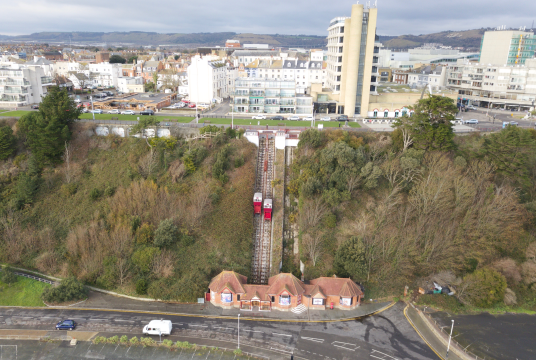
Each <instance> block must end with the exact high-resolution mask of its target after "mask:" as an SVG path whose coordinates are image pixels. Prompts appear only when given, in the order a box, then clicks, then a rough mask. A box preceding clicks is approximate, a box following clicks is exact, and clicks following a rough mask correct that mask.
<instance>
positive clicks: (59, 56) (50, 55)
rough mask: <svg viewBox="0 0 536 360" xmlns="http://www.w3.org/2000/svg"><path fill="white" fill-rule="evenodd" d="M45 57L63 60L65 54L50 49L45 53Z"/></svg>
mask: <svg viewBox="0 0 536 360" xmlns="http://www.w3.org/2000/svg"><path fill="white" fill-rule="evenodd" d="M43 57H44V58H45V59H47V60H52V61H61V60H63V55H62V54H61V53H60V52H59V51H48V52H45V53H44V54H43Z"/></svg>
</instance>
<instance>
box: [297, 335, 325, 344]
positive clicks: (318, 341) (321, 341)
mask: <svg viewBox="0 0 536 360" xmlns="http://www.w3.org/2000/svg"><path fill="white" fill-rule="evenodd" d="M301 338H302V339H303V340H309V341H314V342H317V343H323V342H324V339H317V338H310V337H303V336H302V337H301Z"/></svg>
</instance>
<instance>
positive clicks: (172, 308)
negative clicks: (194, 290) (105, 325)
mask: <svg viewBox="0 0 536 360" xmlns="http://www.w3.org/2000/svg"><path fill="white" fill-rule="evenodd" d="M390 306H391V303H389V302H381V303H371V304H363V305H361V306H359V307H358V308H356V309H354V310H338V309H334V310H323V311H322V310H307V311H305V312H303V313H302V314H294V313H293V312H290V311H289V312H285V311H277V310H273V311H241V310H238V309H230V310H226V309H222V308H220V307H216V306H214V305H212V304H211V303H205V304H172V303H165V302H159V301H138V300H132V299H128V298H124V297H118V296H113V295H109V294H103V293H98V292H95V291H91V292H90V293H89V298H88V299H87V300H86V301H84V302H82V303H79V304H76V305H75V306H73V307H69V308H70V309H97V310H98V309H103V310H104V309H106V310H118V311H140V312H156V313H172V314H180V315H185V316H200V317H230V318H236V317H237V316H238V314H240V319H244V320H262V321H291V322H293V321H294V322H329V321H341V320H349V319H355V318H357V317H363V316H367V315H370V314H373V313H376V312H378V311H381V310H382V309H385V308H386V307H390Z"/></svg>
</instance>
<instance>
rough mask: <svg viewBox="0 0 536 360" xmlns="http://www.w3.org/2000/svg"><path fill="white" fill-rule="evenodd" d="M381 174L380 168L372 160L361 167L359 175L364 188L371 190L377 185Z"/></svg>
mask: <svg viewBox="0 0 536 360" xmlns="http://www.w3.org/2000/svg"><path fill="white" fill-rule="evenodd" d="M380 176H382V171H381V169H380V168H379V167H378V166H376V165H374V164H373V163H372V162H369V163H367V165H365V166H364V167H363V168H362V169H361V177H362V178H363V179H364V187H365V189H368V190H371V189H375V188H376V187H378V179H379V178H380Z"/></svg>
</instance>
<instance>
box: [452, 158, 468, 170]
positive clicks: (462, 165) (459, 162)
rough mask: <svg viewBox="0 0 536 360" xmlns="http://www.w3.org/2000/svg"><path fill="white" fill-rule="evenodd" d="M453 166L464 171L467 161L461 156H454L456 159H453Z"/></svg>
mask: <svg viewBox="0 0 536 360" xmlns="http://www.w3.org/2000/svg"><path fill="white" fill-rule="evenodd" d="M454 165H456V167H458V168H460V169H465V167H466V166H467V160H465V158H464V157H463V156H456V159H454Z"/></svg>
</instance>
